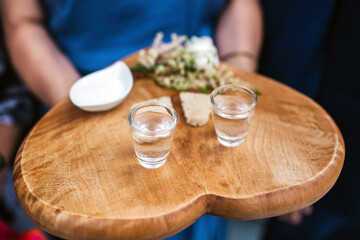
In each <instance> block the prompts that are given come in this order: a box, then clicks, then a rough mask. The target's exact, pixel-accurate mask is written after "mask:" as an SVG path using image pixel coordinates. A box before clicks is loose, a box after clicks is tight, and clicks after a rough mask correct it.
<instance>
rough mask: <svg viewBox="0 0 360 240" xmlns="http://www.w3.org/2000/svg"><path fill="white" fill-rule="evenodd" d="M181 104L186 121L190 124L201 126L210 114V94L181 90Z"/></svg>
mask: <svg viewBox="0 0 360 240" xmlns="http://www.w3.org/2000/svg"><path fill="white" fill-rule="evenodd" d="M180 100H181V105H182V108H183V111H184V115H185V118H186V123H187V124H189V125H191V126H194V127H195V126H202V125H204V124H206V123H207V122H208V120H209V116H210V114H211V111H212V110H211V103H210V94H203V93H192V92H181V93H180Z"/></svg>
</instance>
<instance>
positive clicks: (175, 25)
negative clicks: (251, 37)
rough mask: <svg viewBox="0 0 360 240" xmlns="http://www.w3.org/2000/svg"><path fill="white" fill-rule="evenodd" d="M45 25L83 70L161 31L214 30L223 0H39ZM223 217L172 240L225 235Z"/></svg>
mask: <svg viewBox="0 0 360 240" xmlns="http://www.w3.org/2000/svg"><path fill="white" fill-rule="evenodd" d="M43 4H44V8H45V11H46V12H47V22H46V23H47V27H48V30H49V32H50V34H51V35H52V37H53V39H54V40H55V42H56V43H57V44H58V46H59V47H60V49H61V50H62V52H63V53H64V54H65V55H66V56H67V57H68V58H69V59H70V61H71V62H72V63H73V64H74V65H75V67H76V68H77V69H78V70H79V72H80V73H81V74H87V73H89V72H93V71H95V70H98V69H101V68H103V67H106V66H107V65H109V64H111V63H113V62H115V61H116V60H118V59H120V58H122V57H124V56H126V55H128V54H130V53H133V52H134V51H137V50H139V49H141V48H144V47H147V46H150V45H151V43H152V41H153V38H154V37H155V34H156V33H157V32H159V31H162V32H163V33H164V35H165V40H169V38H170V34H171V33H177V34H186V35H188V36H192V35H197V36H202V35H208V36H212V35H213V26H214V23H215V20H216V18H217V16H218V14H219V13H220V11H221V9H222V7H223V5H224V4H225V0H104V1H101V0H43ZM224 221H225V220H223V219H220V218H217V217H212V216H205V217H203V218H202V219H200V220H199V221H197V222H196V223H195V224H194V225H193V227H190V228H187V229H186V231H182V232H180V233H179V234H176V235H175V236H173V237H172V238H171V239H172V240H180V239H181V240H185V239H186V240H189V239H192V240H202V239H211V240H217V239H218V240H220V239H224V234H225V226H224Z"/></svg>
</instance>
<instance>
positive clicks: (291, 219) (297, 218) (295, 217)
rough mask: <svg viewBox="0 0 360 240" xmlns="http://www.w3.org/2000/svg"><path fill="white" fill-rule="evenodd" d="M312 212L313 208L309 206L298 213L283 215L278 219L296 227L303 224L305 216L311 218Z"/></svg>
mask: <svg viewBox="0 0 360 240" xmlns="http://www.w3.org/2000/svg"><path fill="white" fill-rule="evenodd" d="M312 212H313V206H308V207H306V208H303V209H300V210H298V211H295V212H292V213H287V214H284V215H281V216H279V217H278V219H279V220H280V221H281V222H285V223H288V224H291V225H294V226H295V225H298V224H300V223H301V222H302V220H303V218H304V216H310V215H311V214H312Z"/></svg>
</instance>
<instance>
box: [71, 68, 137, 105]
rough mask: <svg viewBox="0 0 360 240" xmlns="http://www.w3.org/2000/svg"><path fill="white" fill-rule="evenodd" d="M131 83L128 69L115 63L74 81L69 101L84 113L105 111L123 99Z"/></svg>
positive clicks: (128, 91)
mask: <svg viewBox="0 0 360 240" xmlns="http://www.w3.org/2000/svg"><path fill="white" fill-rule="evenodd" d="M133 81H134V80H133V77H132V74H131V71H130V69H129V67H128V66H127V65H126V64H125V63H124V62H122V61H117V62H115V63H114V64H112V65H110V66H108V67H106V68H104V69H102V70H99V71H96V72H93V73H90V74H88V75H86V76H84V77H82V78H80V79H79V80H78V81H76V82H75V83H74V85H73V86H72V87H71V89H70V100H71V102H72V103H73V104H74V105H75V106H77V107H79V108H81V109H83V110H85V111H89V112H98V111H106V110H109V109H112V108H114V107H115V106H117V105H118V104H119V103H121V102H122V101H123V100H124V99H125V97H126V96H127V95H128V94H129V93H130V91H131V89H132V86H133Z"/></svg>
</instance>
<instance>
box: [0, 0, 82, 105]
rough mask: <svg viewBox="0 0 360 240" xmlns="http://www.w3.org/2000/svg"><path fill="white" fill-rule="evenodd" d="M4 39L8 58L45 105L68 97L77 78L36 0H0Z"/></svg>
mask: <svg viewBox="0 0 360 240" xmlns="http://www.w3.org/2000/svg"><path fill="white" fill-rule="evenodd" d="M1 15H2V20H3V26H4V31H5V40H6V44H7V47H8V51H9V54H10V57H11V61H12V63H13V65H14V67H15V69H16V70H17V72H18V74H19V75H20V77H21V79H22V80H23V81H24V82H25V84H26V85H27V86H28V87H29V89H30V90H31V91H32V92H33V93H34V94H35V95H36V96H37V97H38V98H39V99H40V100H41V101H42V102H43V103H44V104H46V105H47V106H53V105H55V104H56V103H57V102H59V101H60V100H62V99H63V98H64V97H66V96H68V92H69V89H70V87H71V85H72V84H73V83H74V82H75V81H76V80H77V79H79V78H80V75H79V73H78V72H77V71H76V69H75V68H74V66H73V65H72V64H71V63H70V61H69V60H68V59H67V58H66V57H65V56H64V55H63V54H62V53H61V52H60V50H59V49H58V47H57V46H56V45H55V44H54V42H53V41H52V39H51V38H50V36H49V34H48V33H47V32H46V29H45V27H44V24H43V20H44V15H43V12H42V9H41V7H40V5H39V2H38V1H37V0H16V1H13V0H1Z"/></svg>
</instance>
